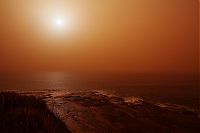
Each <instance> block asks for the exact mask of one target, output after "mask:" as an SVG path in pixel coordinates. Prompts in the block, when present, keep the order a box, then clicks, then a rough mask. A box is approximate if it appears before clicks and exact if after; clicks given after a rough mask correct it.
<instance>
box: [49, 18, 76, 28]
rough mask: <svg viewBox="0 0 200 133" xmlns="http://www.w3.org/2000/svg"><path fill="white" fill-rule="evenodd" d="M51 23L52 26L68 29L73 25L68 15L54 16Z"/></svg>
mask: <svg viewBox="0 0 200 133" xmlns="http://www.w3.org/2000/svg"><path fill="white" fill-rule="evenodd" d="M53 24H54V27H55V28H58V29H65V30H70V29H71V28H72V27H73V25H72V18H71V17H69V16H65V17H56V18H54V20H53Z"/></svg>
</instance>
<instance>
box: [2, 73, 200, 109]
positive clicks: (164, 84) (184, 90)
mask: <svg viewBox="0 0 200 133" xmlns="http://www.w3.org/2000/svg"><path fill="white" fill-rule="evenodd" d="M198 81H199V80H198V76H195V75H183V74H176V75H175V74H174V75H173V74H171V75H169V74H111V73H109V74H71V73H70V74H69V73H63V72H62V73H61V72H49V73H39V74H38V73H37V74H27V75H24V74H23V75H20V76H19V75H4V74H2V75H1V76H0V91H20V92H39V91H43V92H45V91H55V92H65V93H74V92H80V91H97V92H101V93H104V94H106V95H113V96H118V97H124V98H131V97H138V98H141V99H143V100H146V101H149V102H154V103H164V104H176V105H182V106H186V107H190V108H194V109H199V107H200V100H199V96H200V92H199V86H198V83H199V82H198Z"/></svg>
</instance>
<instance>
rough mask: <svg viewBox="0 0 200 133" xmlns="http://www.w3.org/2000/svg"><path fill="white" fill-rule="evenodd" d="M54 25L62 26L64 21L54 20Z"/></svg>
mask: <svg viewBox="0 0 200 133" xmlns="http://www.w3.org/2000/svg"><path fill="white" fill-rule="evenodd" d="M55 25H56V26H58V27H62V26H63V25H64V21H63V20H62V19H57V20H55Z"/></svg>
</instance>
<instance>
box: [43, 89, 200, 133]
mask: <svg viewBox="0 0 200 133" xmlns="http://www.w3.org/2000/svg"><path fill="white" fill-rule="evenodd" d="M46 100H47V102H48V104H49V107H50V108H51V109H52V110H53V111H54V112H55V113H56V114H57V115H58V116H60V117H61V118H62V119H63V121H65V122H66V124H67V126H68V127H69V128H70V130H72V132H85V133H87V132H91V133H93V132H96V133H104V132H105V133H110V132H115V133H118V132H119V133H129V132H131V133H199V132H200V119H199V118H198V114H197V113H195V112H193V111H191V110H188V109H186V108H182V107H170V106H158V105H155V104H153V103H148V102H145V101H143V100H140V99H135V100H134V99H133V100H132V101H134V102H132V103H130V102H127V101H126V99H123V98H119V97H114V96H106V95H102V94H99V93H96V92H80V93H72V94H65V95H59V96H54V97H53V96H52V97H51V98H48V99H46Z"/></svg>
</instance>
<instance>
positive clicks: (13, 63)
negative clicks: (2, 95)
mask: <svg viewBox="0 0 200 133" xmlns="http://www.w3.org/2000/svg"><path fill="white" fill-rule="evenodd" d="M198 5H199V4H198V0H123V1H122V0H76V1H75V0H43V1H41V0H28V1H27V0H12V1H11V0H10V1H9V0H1V1H0V72H3V71H7V72H11V71H13V72H21V71H39V70H42V71H68V72H128V73H130V72H133V73H134V72H172V73H174V72H196V71H197V68H198V57H199V55H198V38H199V36H198V29H199V28H198V22H199V21H198ZM55 14H57V15H64V16H65V15H66V14H70V15H71V16H72V18H73V20H72V22H71V23H72V25H71V27H70V31H67V30H64V29H63V30H62V29H53V28H52V26H51V25H49V24H50V23H51V21H53V17H54V15H55ZM51 18H52V19H51ZM54 28H55V27H54Z"/></svg>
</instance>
